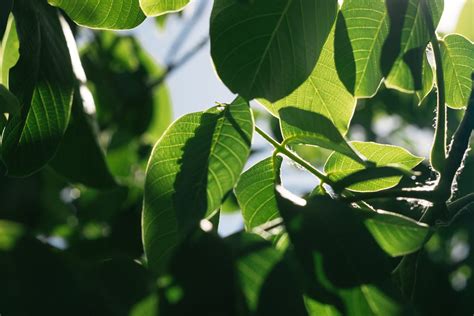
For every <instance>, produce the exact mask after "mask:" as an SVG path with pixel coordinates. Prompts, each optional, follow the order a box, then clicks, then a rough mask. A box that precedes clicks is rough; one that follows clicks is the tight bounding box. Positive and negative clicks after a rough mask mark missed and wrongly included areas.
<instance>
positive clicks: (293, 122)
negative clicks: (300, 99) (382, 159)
mask: <svg viewBox="0 0 474 316" xmlns="http://www.w3.org/2000/svg"><path fill="white" fill-rule="evenodd" d="M279 115H280V124H281V130H282V133H283V138H284V142H285V144H306V145H314V146H319V147H323V148H326V149H330V150H335V151H337V152H340V153H341V154H343V155H346V156H348V157H351V158H352V159H354V160H356V161H359V162H360V163H364V161H365V159H364V157H362V156H360V154H359V153H357V152H356V151H355V150H354V148H353V147H352V146H351V145H350V144H349V143H348V142H347V141H346V139H345V138H344V136H342V134H341V133H340V132H339V130H338V129H337V128H336V127H335V126H334V124H333V123H332V122H331V121H330V120H329V119H328V118H327V117H325V116H323V115H321V114H319V113H315V112H310V111H306V110H300V109H299V108H295V107H286V108H282V109H281V110H280V112H279Z"/></svg>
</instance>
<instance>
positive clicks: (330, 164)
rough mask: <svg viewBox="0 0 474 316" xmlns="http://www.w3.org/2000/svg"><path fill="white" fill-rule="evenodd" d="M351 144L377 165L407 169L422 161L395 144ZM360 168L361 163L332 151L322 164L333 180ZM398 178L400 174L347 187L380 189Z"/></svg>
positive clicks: (389, 185) (388, 185) (398, 180)
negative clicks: (324, 163)
mask: <svg viewBox="0 0 474 316" xmlns="http://www.w3.org/2000/svg"><path fill="white" fill-rule="evenodd" d="M351 144H352V145H353V146H354V147H355V149H357V150H358V151H359V152H360V153H361V154H362V155H364V156H365V157H366V158H367V160H369V161H371V162H374V163H375V164H376V166H377V167H382V166H390V165H392V164H395V165H399V166H400V167H405V168H407V169H413V168H414V167H415V166H417V165H418V164H419V163H420V162H422V161H423V158H421V157H416V156H414V155H412V154H410V153H409V152H408V151H407V150H406V149H404V148H401V147H397V146H391V145H383V144H377V143H371V142H368V143H366V142H352V143H351ZM362 169H364V166H363V165H362V164H360V163H359V162H356V161H354V160H352V159H350V158H348V157H346V156H343V155H341V154H340V153H333V154H332V155H331V156H330V157H329V158H328V160H327V162H326V165H325V166H324V171H325V172H326V173H327V174H328V175H329V177H330V179H332V180H334V181H337V180H340V179H342V178H344V177H346V176H348V175H350V174H352V173H355V172H357V171H360V170H362ZM400 180H401V176H391V177H385V178H381V179H374V180H369V181H365V182H361V183H357V184H354V185H351V186H349V187H348V189H349V190H352V191H359V192H371V191H380V190H383V189H388V188H391V187H394V186H396V185H397V184H398V182H400Z"/></svg>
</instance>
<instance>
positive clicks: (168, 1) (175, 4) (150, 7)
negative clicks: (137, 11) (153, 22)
mask: <svg viewBox="0 0 474 316" xmlns="http://www.w3.org/2000/svg"><path fill="white" fill-rule="evenodd" d="M189 1H190V0H140V6H141V8H142V10H143V12H144V13H145V14H146V15H147V16H157V15H162V14H166V13H170V12H176V11H179V10H181V9H183V8H184V7H185V6H186V5H187V4H188V3H189Z"/></svg>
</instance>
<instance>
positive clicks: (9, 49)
mask: <svg viewBox="0 0 474 316" xmlns="http://www.w3.org/2000/svg"><path fill="white" fill-rule="evenodd" d="M19 50H20V42H19V41H18V34H17V32H16V26H15V20H14V19H13V15H10V18H9V19H8V24H7V28H6V30H5V34H4V37H3V40H2V48H1V53H0V83H2V84H3V85H4V86H6V87H9V77H10V69H12V68H13V66H15V65H16V63H17V62H18V59H19V58H20V53H19Z"/></svg>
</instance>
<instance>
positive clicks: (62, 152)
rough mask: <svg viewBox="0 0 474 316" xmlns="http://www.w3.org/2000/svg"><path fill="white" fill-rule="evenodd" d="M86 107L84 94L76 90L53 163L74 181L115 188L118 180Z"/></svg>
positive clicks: (102, 187) (99, 187)
mask: <svg viewBox="0 0 474 316" xmlns="http://www.w3.org/2000/svg"><path fill="white" fill-rule="evenodd" d="M83 107H84V106H83V104H82V100H81V95H80V93H79V91H76V93H75V96H74V102H73V105H72V114H71V121H70V123H69V126H68V129H67V130H66V134H65V135H64V138H63V141H62V142H61V145H60V146H59V148H58V151H57V153H56V155H55V157H54V158H53V160H51V162H50V166H51V167H52V168H53V169H54V170H55V171H56V172H58V173H59V174H61V175H63V176H64V177H66V178H67V179H68V180H69V181H70V182H72V183H81V184H84V185H86V186H88V187H91V188H98V189H104V188H110V187H113V186H114V185H116V183H115V180H114V178H113V176H112V175H111V173H110V171H109V168H108V166H107V163H106V161H105V156H104V153H103V150H102V148H101V147H100V145H99V144H98V142H97V135H96V133H94V131H93V126H92V124H91V118H90V117H89V115H88V114H86V113H84V108H83Z"/></svg>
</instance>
